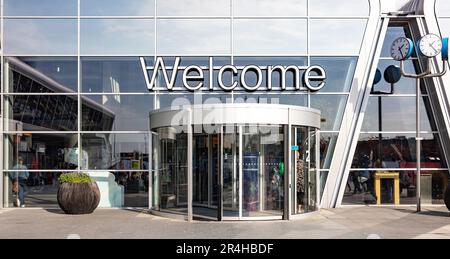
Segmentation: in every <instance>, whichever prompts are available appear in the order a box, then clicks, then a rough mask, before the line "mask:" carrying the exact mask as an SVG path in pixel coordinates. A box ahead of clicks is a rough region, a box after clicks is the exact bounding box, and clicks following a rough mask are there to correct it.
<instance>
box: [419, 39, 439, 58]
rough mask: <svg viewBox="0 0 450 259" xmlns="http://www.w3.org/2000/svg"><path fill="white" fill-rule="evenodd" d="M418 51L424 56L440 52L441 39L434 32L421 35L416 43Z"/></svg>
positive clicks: (431, 55)
mask: <svg viewBox="0 0 450 259" xmlns="http://www.w3.org/2000/svg"><path fill="white" fill-rule="evenodd" d="M418 47H419V50H420V53H421V54H422V55H424V56H426V57H429V58H432V57H436V56H437V55H439V54H441V51H442V40H441V38H440V37H439V36H437V35H435V34H428V35H425V36H423V37H422V38H421V39H420V40H419V43H418Z"/></svg>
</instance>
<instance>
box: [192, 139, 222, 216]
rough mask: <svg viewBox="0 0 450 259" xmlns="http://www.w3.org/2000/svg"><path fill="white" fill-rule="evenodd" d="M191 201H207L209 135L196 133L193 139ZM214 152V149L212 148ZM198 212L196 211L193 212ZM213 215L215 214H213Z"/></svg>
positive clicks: (204, 202) (201, 202) (200, 202)
mask: <svg viewBox="0 0 450 259" xmlns="http://www.w3.org/2000/svg"><path fill="white" fill-rule="evenodd" d="M193 145H194V149H193V169H192V170H193V177H194V178H193V202H194V206H196V205H208V203H209V193H208V190H209V178H210V175H209V154H210V153H209V150H210V149H209V137H208V135H196V136H194V141H193ZM212 152H214V150H212ZM195 214H198V213H195ZM213 216H217V214H216V215H213Z"/></svg>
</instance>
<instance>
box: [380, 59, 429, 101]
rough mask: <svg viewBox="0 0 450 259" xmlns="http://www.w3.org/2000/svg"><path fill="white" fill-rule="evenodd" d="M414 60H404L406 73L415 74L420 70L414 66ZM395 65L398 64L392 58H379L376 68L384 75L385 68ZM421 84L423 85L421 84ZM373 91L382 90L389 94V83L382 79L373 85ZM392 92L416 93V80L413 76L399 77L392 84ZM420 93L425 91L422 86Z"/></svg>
mask: <svg viewBox="0 0 450 259" xmlns="http://www.w3.org/2000/svg"><path fill="white" fill-rule="evenodd" d="M415 63H416V62H414V61H412V60H407V61H405V70H406V71H407V72H408V73H413V74H416V73H418V72H419V71H420V70H419V68H418V67H416V64H415ZM391 65H394V66H397V67H399V66H400V64H399V62H397V61H394V60H380V63H379V65H378V69H379V70H380V72H381V74H382V75H384V73H385V71H386V69H387V68H388V67H389V66H391ZM422 86H424V85H423V84H422ZM373 92H374V93H376V92H383V93H388V94H391V84H389V83H388V82H386V80H385V79H384V77H383V79H382V80H381V81H380V82H379V83H378V84H377V85H375V86H374V87H373ZM392 93H393V94H415V93H416V80H415V79H414V78H407V77H404V76H402V77H401V78H400V81H398V82H397V83H396V84H394V85H393V92H392ZM422 93H426V91H425V89H424V88H422Z"/></svg>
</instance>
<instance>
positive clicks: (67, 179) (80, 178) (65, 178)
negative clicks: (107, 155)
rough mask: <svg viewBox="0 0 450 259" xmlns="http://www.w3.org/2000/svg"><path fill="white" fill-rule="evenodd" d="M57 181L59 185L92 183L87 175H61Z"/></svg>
mask: <svg viewBox="0 0 450 259" xmlns="http://www.w3.org/2000/svg"><path fill="white" fill-rule="evenodd" d="M58 181H59V183H60V184H63V183H92V182H93V181H92V179H91V177H90V176H89V175H87V174H85V173H80V174H79V173H67V174H62V175H61V176H60V177H59V178H58Z"/></svg>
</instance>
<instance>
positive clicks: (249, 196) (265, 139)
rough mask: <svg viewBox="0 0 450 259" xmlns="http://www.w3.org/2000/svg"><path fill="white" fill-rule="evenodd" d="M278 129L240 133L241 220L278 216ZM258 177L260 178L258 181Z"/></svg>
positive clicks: (280, 197)
mask: <svg viewBox="0 0 450 259" xmlns="http://www.w3.org/2000/svg"><path fill="white" fill-rule="evenodd" d="M283 139H284V137H283V128H282V127H256V126H255V127H252V126H250V127H245V128H244V132H243V145H244V146H243V152H244V153H243V158H242V159H243V181H244V182H243V188H244V189H243V197H242V198H243V211H242V213H243V216H244V217H257V216H276V215H281V214H282V210H283V204H284V195H283V193H284V192H283V190H284V188H283V184H284V177H283V175H284V169H281V168H284V144H283ZM261 176H262V177H261Z"/></svg>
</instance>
